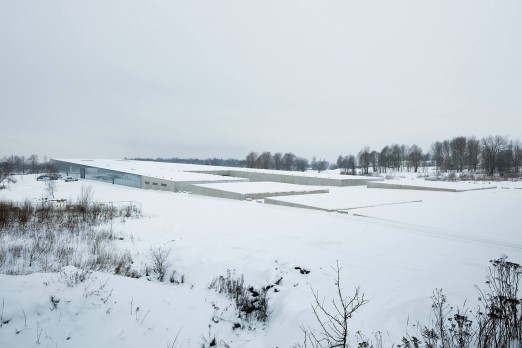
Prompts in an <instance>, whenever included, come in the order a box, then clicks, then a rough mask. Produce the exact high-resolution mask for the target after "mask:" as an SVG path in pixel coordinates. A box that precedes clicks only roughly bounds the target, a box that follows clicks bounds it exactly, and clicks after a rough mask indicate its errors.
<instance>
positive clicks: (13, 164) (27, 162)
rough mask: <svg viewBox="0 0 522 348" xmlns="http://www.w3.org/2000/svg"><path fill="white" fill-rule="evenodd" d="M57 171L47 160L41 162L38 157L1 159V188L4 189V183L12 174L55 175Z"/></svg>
mask: <svg viewBox="0 0 522 348" xmlns="http://www.w3.org/2000/svg"><path fill="white" fill-rule="evenodd" d="M55 171H56V170H55V169H54V167H53V166H52V165H51V163H50V162H49V161H48V160H47V158H44V160H43V161H42V162H40V161H39V159H38V156H37V155H31V156H29V157H25V156H17V155H11V156H7V157H4V158H0V187H3V184H4V181H5V180H7V179H9V176H10V175H12V174H38V173H54V172H55Z"/></svg>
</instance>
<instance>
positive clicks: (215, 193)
mask: <svg viewBox="0 0 522 348" xmlns="http://www.w3.org/2000/svg"><path fill="white" fill-rule="evenodd" d="M189 190H190V191H191V192H192V193H193V194H196V195H201V196H210V197H218V198H228V199H236V200H245V199H248V198H249V199H253V200H255V199H265V198H266V197H277V196H294V195H308V194H317V193H328V192H330V191H329V190H328V189H320V190H307V191H285V192H283V191H282V192H256V193H239V192H232V191H226V190H222V189H216V188H212V187H206V186H201V185H197V184H195V185H192V186H191V188H189Z"/></svg>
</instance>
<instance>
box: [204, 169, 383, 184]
mask: <svg viewBox="0 0 522 348" xmlns="http://www.w3.org/2000/svg"><path fill="white" fill-rule="evenodd" d="M195 173H205V174H214V175H221V176H233V177H238V178H245V179H248V180H249V181H271V182H281V183H285V184H295V185H307V186H364V185H366V184H367V183H368V182H370V181H379V180H382V179H380V178H372V177H368V178H357V179H353V178H350V177H347V178H346V179H341V178H321V177H313V176H306V175H301V174H300V173H301V172H295V174H287V173H283V172H281V173H265V172H251V171H246V170H239V169H231V170H228V171H227V170H218V171H196V172H195Z"/></svg>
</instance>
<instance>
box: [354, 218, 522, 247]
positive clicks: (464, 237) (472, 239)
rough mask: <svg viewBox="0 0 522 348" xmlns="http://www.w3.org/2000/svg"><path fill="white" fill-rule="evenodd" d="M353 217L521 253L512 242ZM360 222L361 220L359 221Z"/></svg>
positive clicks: (388, 220)
mask: <svg viewBox="0 0 522 348" xmlns="http://www.w3.org/2000/svg"><path fill="white" fill-rule="evenodd" d="M353 216H354V217H358V218H363V219H365V222H366V223H372V224H376V225H380V226H386V227H392V228H396V229H400V230H405V231H411V232H415V233H418V234H424V235H428V236H434V237H439V238H447V239H452V240H458V241H467V242H474V243H479V244H484V245H488V246H497V247H504V248H510V249H515V250H519V251H522V245H521V244H516V243H512V242H507V241H502V240H498V239H491V238H484V237H477V236H474V235H471V234H467V233H462V232H455V231H449V230H444V229H442V228H436V227H429V226H424V225H417V224H412V223H407V222H402V221H397V220H391V219H385V218H379V217H374V216H369V215H362V214H355V213H354V214H353ZM361 220H362V219H361Z"/></svg>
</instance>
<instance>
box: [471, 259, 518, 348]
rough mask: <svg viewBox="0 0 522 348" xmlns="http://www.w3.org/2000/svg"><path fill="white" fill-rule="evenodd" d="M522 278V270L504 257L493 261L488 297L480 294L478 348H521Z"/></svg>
mask: <svg viewBox="0 0 522 348" xmlns="http://www.w3.org/2000/svg"><path fill="white" fill-rule="evenodd" d="M521 274H522V267H521V266H520V265H519V264H518V263H514V262H509V261H507V256H505V255H503V256H501V257H500V258H499V259H497V260H491V261H490V267H489V268H488V273H487V275H486V279H487V280H486V284H487V287H488V289H487V290H486V293H484V292H483V291H481V290H479V294H480V298H479V301H480V302H481V304H482V307H483V308H482V309H481V310H480V311H479V313H478V317H477V320H478V323H477V325H478V328H477V330H478V332H477V347H480V348H482V347H483V348H486V347H510V346H511V345H514V343H515V342H518V344H519V345H521V344H522V299H520V298H519V294H518V287H519V284H520V276H521ZM477 289H478V288H477Z"/></svg>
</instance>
